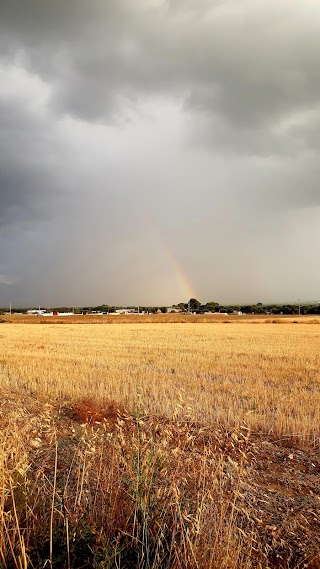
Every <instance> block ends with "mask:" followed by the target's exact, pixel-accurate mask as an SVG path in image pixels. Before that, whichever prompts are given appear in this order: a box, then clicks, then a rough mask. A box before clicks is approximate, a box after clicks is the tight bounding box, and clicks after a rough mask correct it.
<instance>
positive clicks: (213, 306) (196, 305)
mask: <svg viewBox="0 0 320 569" xmlns="http://www.w3.org/2000/svg"><path fill="white" fill-rule="evenodd" d="M119 309H120V310H121V309H122V310H126V309H131V310H135V311H136V312H138V310H139V312H144V313H147V314H157V313H162V314H165V313H166V312H170V310H172V311H176V310H179V311H181V312H183V313H188V312H193V313H196V314H205V313H208V312H211V313H213V312H214V313H222V314H234V313H236V312H242V313H243V314H274V315H276V314H299V312H300V314H302V315H307V314H319V315H320V304H301V305H300V306H299V304H263V303H262V302H258V303H256V304H244V305H242V304H228V305H222V304H219V303H218V302H214V301H210V302H207V303H206V304H202V303H201V302H200V301H199V300H197V299H196V298H190V300H189V301H188V302H180V303H178V304H174V305H173V306H172V309H170V308H168V307H167V306H110V305H109V304H100V305H98V306H84V307H73V306H58V307H53V308H47V310H48V311H49V312H50V311H54V312H73V311H74V313H75V314H91V313H92V312H102V313H104V314H112V313H114V312H115V311H116V310H119ZM27 310H28V309H27V308H14V307H12V308H11V312H12V313H13V314H14V313H19V314H26V312H27ZM8 311H9V310H8V308H0V314H4V313H5V312H8Z"/></svg>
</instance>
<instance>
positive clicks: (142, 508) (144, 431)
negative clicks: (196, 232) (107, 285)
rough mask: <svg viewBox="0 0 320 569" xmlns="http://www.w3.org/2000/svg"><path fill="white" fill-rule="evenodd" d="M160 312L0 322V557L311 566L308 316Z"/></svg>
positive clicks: (317, 401)
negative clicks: (120, 318)
mask: <svg viewBox="0 0 320 569" xmlns="http://www.w3.org/2000/svg"><path fill="white" fill-rule="evenodd" d="M173 318H174V317H173V315H170V316H169V317H167V324H165V323H161V322H157V321H156V320H151V319H150V320H149V321H148V322H145V323H143V322H136V321H134V320H128V319H127V320H126V323H122V324H121V325H105V324H103V323H101V324H99V322H98V321H97V319H96V320H95V323H94V324H92V323H82V324H81V325H80V324H77V323H70V324H68V323H65V324H63V325H58V324H56V323H53V322H52V321H51V320H48V319H46V322H45V323H42V322H39V320H38V319H36V318H34V320H32V322H33V324H28V323H22V322H20V323H19V320H18V317H17V318H16V319H15V320H14V323H10V322H5V323H3V324H0V386H1V398H0V405H1V407H0V413H1V414H0V418H1V428H2V436H3V447H2V455H1V460H2V469H1V473H0V489H1V494H2V498H0V500H1V501H0V508H1V517H0V567H2V566H3V567H32V566H34V567H42V566H44V564H45V563H48V564H49V565H51V566H52V567H53V566H54V567H101V568H102V567H121V568H124V567H128V568H129V567H141V568H149V567H154V568H160V567H166V568H168V569H169V568H171V567H173V568H178V567H179V568H184V567H190V568H192V567H201V568H203V569H205V568H206V567H212V568H215V567H217V568H218V567H219V568H220V567H224V568H226V569H228V568H229V567H230V568H233V567H234V568H236V567H241V568H244V567H247V568H249V567H250V568H251V567H260V568H261V569H262V568H265V567H287V568H289V567H290V568H294V567H312V568H315V567H319V566H320V560H319V556H318V551H319V545H320V543H319V541H318V537H317V535H318V533H317V528H318V529H319V525H317V524H319V507H320V488H319V472H320V461H319V447H320V390H319V387H320V371H319V370H320V326H317V325H314V323H315V322H317V321H316V320H314V319H308V318H305V319H303V318H301V319H299V321H298V323H294V322H293V320H292V319H291V320H289V319H276V320H275V321H272V320H269V321H266V319H260V320H259V319H255V320H254V319H248V320H247V321H245V320H242V321H239V320H236V319H234V320H232V318H231V319H226V318H224V320H223V319H221V318H220V320H219V321H215V320H214V319H213V320H212V321H204V320H205V319H203V320H202V321H201V319H199V318H196V319H194V321H192V319H190V317H189V320H187V321H186V322H187V323H184V322H183V321H181V322H174V321H173ZM186 318H188V316H187V317H186ZM41 320H43V319H41ZM273 322H274V323H273ZM169 323H170V325H169ZM35 324H37V325H35ZM254 324H255V325H254ZM311 527H312V530H311ZM290 536H291V537H290ZM1 564H2V565H1Z"/></svg>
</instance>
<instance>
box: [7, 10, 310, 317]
mask: <svg viewBox="0 0 320 569" xmlns="http://www.w3.org/2000/svg"><path fill="white" fill-rule="evenodd" d="M0 13H1V18H0V199H1V201H0V306H4V305H8V303H9V302H10V301H12V303H13V304H15V305H24V306H27V305H28V306H32V305H38V304H41V305H47V306H50V305H51V306H52V305H61V304H64V305H79V306H81V305H91V304H95V305H98V304H101V303H107V304H122V305H123V304H124V305H125V304H153V305H163V304H172V303H176V302H182V301H183V302H187V300H188V297H189V296H196V297H197V298H199V300H201V301H202V302H206V301H210V300H214V301H218V302H220V303H228V302H230V303H231V302H239V303H245V302H276V301H279V302H281V301H292V302H295V301H297V299H298V298H300V299H305V300H307V299H311V300H319V301H320V262H319V257H320V253H319V250H320V186H319V181H320V176H319V174H320V162H319V147H320V66H319V61H320V42H319V30H320V3H319V2H318V1H316V0H308V1H305V0H134V1H133V0H68V1H66V0H46V1H44V0H23V2H21V0H10V1H9V0H5V1H0Z"/></svg>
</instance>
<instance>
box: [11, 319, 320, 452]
mask: <svg viewBox="0 0 320 569" xmlns="http://www.w3.org/2000/svg"><path fill="white" fill-rule="evenodd" d="M0 339H1V344H0V365H1V368H0V369H1V385H2V388H7V389H15V390H18V391H26V392H31V393H33V394H35V395H41V396H43V395H47V396H48V397H51V398H55V399H61V400H64V399H66V398H67V399H71V400H78V399H83V398H85V399H92V400H94V401H97V402H99V401H100V402H103V401H105V400H108V399H110V398H112V399H113V400H115V401H117V402H118V403H119V404H120V403H121V404H122V405H124V406H125V407H126V409H128V410H129V411H130V412H131V411H133V410H134V408H135V406H136V405H137V402H138V399H139V405H142V406H143V409H144V410H145V411H146V412H147V413H150V414H156V415H161V416H165V417H168V418H172V417H176V416H178V417H182V418H185V417H189V418H192V419H194V420H196V421H199V422H204V423H205V424H208V423H209V424H210V423H211V422H214V423H215V422H219V423H221V424H223V425H226V426H236V427H239V426H241V425H243V424H244V425H247V426H249V427H250V428H251V429H253V430H255V431H262V432H266V433H273V434H274V435H276V436H284V435H286V436H287V435H295V436H297V437H298V438H299V439H300V440H301V442H307V441H308V442H311V443H312V444H314V446H319V439H318V436H319V424H320V391H319V386H320V372H319V370H320V327H319V329H318V327H317V326H313V325H310V326H308V325H304V326H300V325H293V324H281V325H279V326H278V325H270V324H259V325H258V326H250V325H244V324H243V323H242V324H241V323H240V324H236V323H233V324H228V325H227V324H224V325H221V324H192V323H191V324H189V325H188V326H185V325H183V324H173V325H170V326H164V325H162V324H154V325H151V324H146V325H143V324H131V325H130V324H125V325H121V326H103V325H101V326H98V325H95V326H90V325H86V324H84V325H82V326H76V325H63V326H55V325H50V324H47V325H45V326H31V325H30V326H29V325H20V326H19V325H3V326H2V327H1V328H0Z"/></svg>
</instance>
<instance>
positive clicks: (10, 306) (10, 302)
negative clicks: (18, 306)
mask: <svg viewBox="0 0 320 569" xmlns="http://www.w3.org/2000/svg"><path fill="white" fill-rule="evenodd" d="M10 316H11V301H10Z"/></svg>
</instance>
